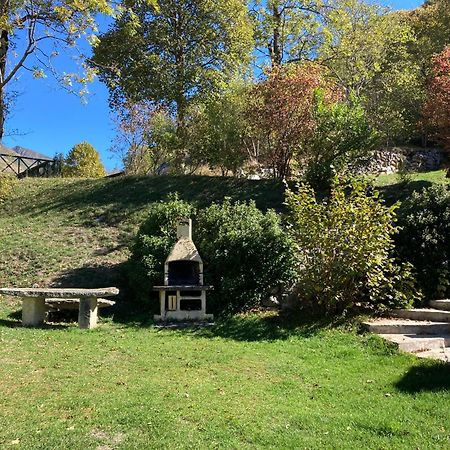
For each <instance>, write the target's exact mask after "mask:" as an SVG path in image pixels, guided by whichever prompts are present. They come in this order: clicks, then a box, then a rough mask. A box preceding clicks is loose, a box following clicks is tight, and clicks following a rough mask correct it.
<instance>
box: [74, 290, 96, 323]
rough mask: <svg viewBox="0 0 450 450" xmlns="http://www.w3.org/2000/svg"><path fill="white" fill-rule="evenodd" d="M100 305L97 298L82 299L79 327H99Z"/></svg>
mask: <svg viewBox="0 0 450 450" xmlns="http://www.w3.org/2000/svg"><path fill="white" fill-rule="evenodd" d="M97 317H98V305H97V298H96V297H88V298H80V309H79V311H78V326H79V327H80V328H82V329H88V330H90V329H91V328H95V327H96V326H97Z"/></svg>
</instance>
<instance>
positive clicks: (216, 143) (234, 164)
mask: <svg viewBox="0 0 450 450" xmlns="http://www.w3.org/2000/svg"><path fill="white" fill-rule="evenodd" d="M250 88H251V85H249V84H247V83H245V82H233V83H231V84H230V85H228V87H227V88H226V89H224V90H223V91H222V92H220V93H213V94H211V95H210V96H209V98H208V99H207V100H206V101H205V102H204V104H202V105H201V106H200V107H199V108H198V110H197V114H196V115H194V116H193V117H192V123H191V126H190V127H189V130H190V132H189V140H190V143H189V147H190V148H191V149H193V152H194V153H195V155H194V156H195V157H197V158H198V159H199V160H200V161H201V162H202V163H204V164H208V165H209V166H210V167H211V168H220V170H221V173H222V175H227V174H228V173H229V172H232V173H234V174H236V172H237V171H238V169H240V168H241V167H242V166H243V165H244V163H245V161H246V160H247V159H248V158H249V152H248V151H247V145H248V141H247V136H248V120H247V116H246V110H247V101H248V98H249V90H250Z"/></svg>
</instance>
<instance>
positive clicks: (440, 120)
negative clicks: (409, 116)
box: [424, 46, 450, 177]
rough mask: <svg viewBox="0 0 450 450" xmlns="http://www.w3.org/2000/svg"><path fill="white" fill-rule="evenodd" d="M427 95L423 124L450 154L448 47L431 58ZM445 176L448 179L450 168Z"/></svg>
mask: <svg viewBox="0 0 450 450" xmlns="http://www.w3.org/2000/svg"><path fill="white" fill-rule="evenodd" d="M427 93H428V96H427V101H426V103H425V106H424V118H425V123H426V125H427V126H428V128H429V129H430V131H431V135H432V137H433V138H434V139H436V140H437V141H438V142H439V143H441V144H442V145H443V147H444V148H445V149H446V150H447V151H448V152H449V153H450V46H448V47H446V48H445V49H444V50H443V51H442V52H441V53H439V54H438V55H436V56H435V57H434V58H433V62H432V76H431V77H430V79H429V82H428V86H427ZM447 176H448V177H450V167H449V168H448V170H447Z"/></svg>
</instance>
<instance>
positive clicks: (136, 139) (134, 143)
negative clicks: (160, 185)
mask: <svg viewBox="0 0 450 450" xmlns="http://www.w3.org/2000/svg"><path fill="white" fill-rule="evenodd" d="M176 131H177V130H176V124H175V121H174V119H173V117H171V116H170V114H169V113H168V111H167V110H166V109H165V108H155V107H154V106H153V105H152V104H151V103H148V102H139V103H132V102H128V103H127V104H126V105H124V107H122V108H120V109H119V111H118V121H117V134H116V138H115V141H114V144H113V147H112V151H114V152H115V153H117V154H118V155H119V156H120V157H121V158H122V161H123V164H124V167H125V171H126V173H127V174H130V175H143V174H146V175H147V174H158V173H159V171H160V169H161V167H162V166H163V165H164V164H165V163H167V164H170V163H171V162H172V161H173V159H174V156H175V155H174V152H175V149H176V148H177V146H178V136H177V132H176Z"/></svg>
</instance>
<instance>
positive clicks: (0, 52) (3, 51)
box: [0, 5, 9, 141]
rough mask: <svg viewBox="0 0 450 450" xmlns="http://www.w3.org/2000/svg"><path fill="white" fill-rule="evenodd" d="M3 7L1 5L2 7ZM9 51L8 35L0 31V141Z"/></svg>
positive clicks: (3, 127) (3, 117)
mask: <svg viewBox="0 0 450 450" xmlns="http://www.w3.org/2000/svg"><path fill="white" fill-rule="evenodd" d="M2 6H3V5H2ZM8 49H9V34H8V31H7V30H0V141H1V140H2V139H3V134H4V130H5V116H6V106H7V105H6V101H5V86H4V84H3V81H4V79H5V73H6V58H7V56H8Z"/></svg>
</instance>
